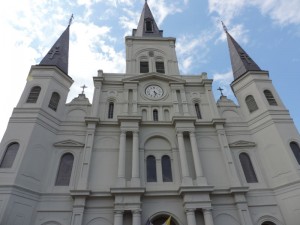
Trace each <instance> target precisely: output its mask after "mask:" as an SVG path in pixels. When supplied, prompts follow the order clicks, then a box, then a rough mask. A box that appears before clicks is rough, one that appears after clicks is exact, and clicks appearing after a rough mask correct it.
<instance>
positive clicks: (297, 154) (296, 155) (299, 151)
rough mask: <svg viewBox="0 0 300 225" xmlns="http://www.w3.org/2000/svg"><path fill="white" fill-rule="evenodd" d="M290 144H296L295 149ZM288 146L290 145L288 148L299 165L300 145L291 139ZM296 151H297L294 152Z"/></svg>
mask: <svg viewBox="0 0 300 225" xmlns="http://www.w3.org/2000/svg"><path fill="white" fill-rule="evenodd" d="M292 144H293V145H294V146H296V148H297V149H295V148H293V147H292ZM289 146H290V149H291V151H292V153H293V156H294V159H295V160H296V161H297V163H298V165H300V146H299V143H298V142H296V141H291V142H290V143H289ZM296 151H297V152H296Z"/></svg>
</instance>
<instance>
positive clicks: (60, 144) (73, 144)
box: [53, 140, 84, 148]
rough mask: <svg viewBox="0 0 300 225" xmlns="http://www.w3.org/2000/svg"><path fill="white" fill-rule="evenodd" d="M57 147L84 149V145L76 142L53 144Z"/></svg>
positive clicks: (68, 141) (67, 141)
mask: <svg viewBox="0 0 300 225" xmlns="http://www.w3.org/2000/svg"><path fill="white" fill-rule="evenodd" d="M53 145H54V146H55V147H72V148H82V147H84V144H83V143H81V142H78V141H74V140H65V141H59V142H56V143H54V144H53Z"/></svg>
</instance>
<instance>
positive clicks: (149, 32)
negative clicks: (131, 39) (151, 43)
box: [132, 0, 163, 37]
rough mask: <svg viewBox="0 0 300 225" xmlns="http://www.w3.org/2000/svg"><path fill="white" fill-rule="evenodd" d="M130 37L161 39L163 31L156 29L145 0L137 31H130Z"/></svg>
mask: <svg viewBox="0 0 300 225" xmlns="http://www.w3.org/2000/svg"><path fill="white" fill-rule="evenodd" d="M132 36H136V37H162V36H163V31H162V30H159V29H158V26H157V24H156V22H155V20H154V17H153V15H152V12H151V10H150V8H149V6H148V3H147V0H145V4H144V8H143V11H142V14H141V17H140V21H139V24H138V27H137V29H134V30H133V31H132Z"/></svg>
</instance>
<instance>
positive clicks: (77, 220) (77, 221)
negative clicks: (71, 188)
mask: <svg viewBox="0 0 300 225" xmlns="http://www.w3.org/2000/svg"><path fill="white" fill-rule="evenodd" d="M85 201H86V198H85V196H76V197H75V198H74V203H73V212H72V220H71V225H81V224H82V222H83V213H84V207H85Z"/></svg>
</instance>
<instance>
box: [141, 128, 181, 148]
mask: <svg viewBox="0 0 300 225" xmlns="http://www.w3.org/2000/svg"><path fill="white" fill-rule="evenodd" d="M153 138H160V139H163V140H165V143H168V146H171V148H172V149H173V148H176V145H175V140H174V139H173V138H171V137H170V136H168V135H167V134H166V133H161V132H154V133H151V134H148V135H147V136H146V137H145V138H144V139H142V140H140V147H141V148H144V147H146V145H148V146H149V141H151V139H153Z"/></svg>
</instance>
